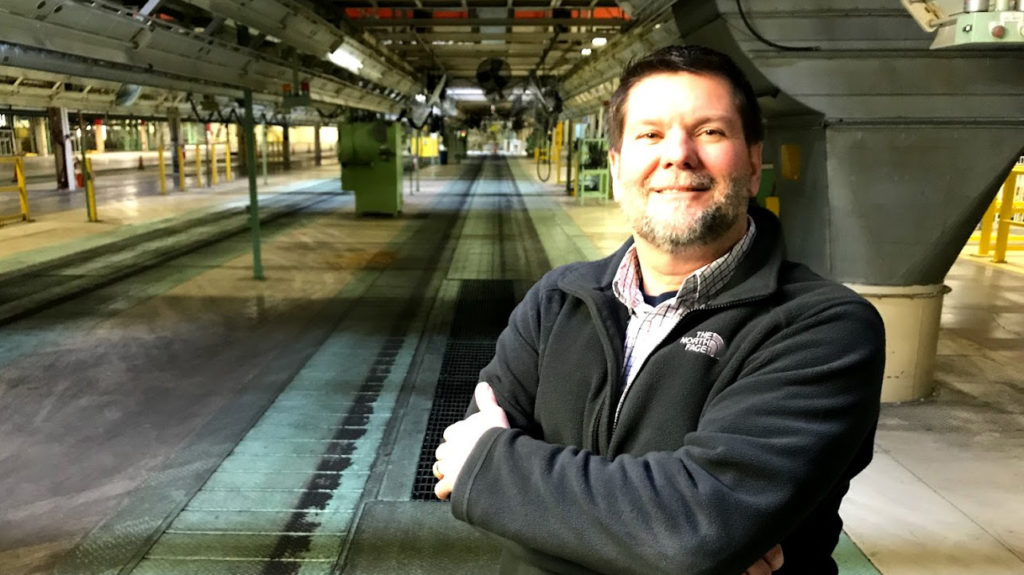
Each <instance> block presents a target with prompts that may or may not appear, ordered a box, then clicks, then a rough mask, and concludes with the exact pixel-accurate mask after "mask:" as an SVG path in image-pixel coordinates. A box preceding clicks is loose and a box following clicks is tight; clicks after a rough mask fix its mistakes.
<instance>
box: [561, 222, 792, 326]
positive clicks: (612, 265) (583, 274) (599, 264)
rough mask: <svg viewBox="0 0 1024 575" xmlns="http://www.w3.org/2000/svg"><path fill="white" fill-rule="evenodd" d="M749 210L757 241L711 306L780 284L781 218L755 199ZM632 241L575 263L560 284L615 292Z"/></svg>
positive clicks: (584, 291)
mask: <svg viewBox="0 0 1024 575" xmlns="http://www.w3.org/2000/svg"><path fill="white" fill-rule="evenodd" d="M748 213H749V214H750V217H752V218H753V219H754V225H756V226H757V235H756V236H754V244H753V245H752V246H751V247H750V251H748V252H747V254H746V255H745V256H744V257H743V260H742V261H741V262H740V264H739V267H738V268H737V269H736V272H735V273H734V274H733V277H732V279H731V280H729V283H728V284H726V286H725V287H724V288H723V289H722V291H721V292H719V293H718V295H716V296H715V297H714V298H712V300H711V301H710V302H709V304H708V305H709V306H713V307H718V306H724V305H729V304H731V303H735V302H738V301H744V300H750V299H758V298H762V297H767V296H769V295H771V294H772V293H774V292H775V290H776V288H777V286H778V278H779V270H780V268H781V266H782V262H783V260H784V258H785V247H784V244H783V241H782V228H781V226H780V225H779V220H778V218H776V217H775V215H774V214H772V213H771V212H769V211H768V210H766V209H764V208H762V207H759V206H757V205H756V204H754V203H753V202H751V204H750V207H749V208H748ZM631 245H633V238H630V239H628V240H626V242H625V243H623V244H622V246H620V247H619V249H618V250H616V251H615V253H613V254H612V255H610V256H608V257H606V258H604V259H601V260H597V261H594V262H588V263H586V264H583V265H578V266H574V267H573V268H572V270H570V271H569V273H567V274H565V275H564V276H563V277H562V278H561V279H559V281H558V286H559V287H560V288H561V289H563V290H565V291H567V292H569V293H573V294H576V295H579V296H580V297H587V296H588V294H590V295H598V294H604V295H611V294H612V287H611V286H612V281H613V280H614V279H615V271H616V270H617V269H618V266H619V262H621V261H622V258H623V257H625V255H626V251H627V250H628V249H629V247H630V246H631ZM595 292H597V293H595ZM611 297H614V296H613V295H611Z"/></svg>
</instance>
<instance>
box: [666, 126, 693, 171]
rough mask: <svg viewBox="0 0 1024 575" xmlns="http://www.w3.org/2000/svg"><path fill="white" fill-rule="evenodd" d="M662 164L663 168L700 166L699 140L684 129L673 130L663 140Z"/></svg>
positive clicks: (686, 168) (685, 168) (689, 168)
mask: <svg viewBox="0 0 1024 575" xmlns="http://www.w3.org/2000/svg"><path fill="white" fill-rule="evenodd" d="M661 145H662V152H661V165H662V167H663V168H677V169H682V170H693V169H697V168H698V167H699V166H700V155H699V154H698V153H697V142H696V141H695V140H694V139H693V137H692V136H691V135H690V134H688V133H686V132H685V131H683V130H672V131H670V132H669V133H668V134H666V137H665V139H664V140H662V141H661Z"/></svg>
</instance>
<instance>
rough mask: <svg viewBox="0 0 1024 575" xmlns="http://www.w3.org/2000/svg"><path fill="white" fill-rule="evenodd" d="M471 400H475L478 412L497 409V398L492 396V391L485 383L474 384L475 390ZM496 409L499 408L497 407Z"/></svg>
mask: <svg viewBox="0 0 1024 575" xmlns="http://www.w3.org/2000/svg"><path fill="white" fill-rule="evenodd" d="M473 399H475V400H476V406H477V407H478V408H480V411H483V410H485V409H489V408H492V407H498V398H497V397H495V396H494V390H493V389H491V386H490V384H489V383H487V382H486V381H481V382H480V383H478V384H476V389H475V390H473ZM498 409H501V408H500V407H498Z"/></svg>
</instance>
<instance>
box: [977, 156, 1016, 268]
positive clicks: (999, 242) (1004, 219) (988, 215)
mask: <svg viewBox="0 0 1024 575" xmlns="http://www.w3.org/2000/svg"><path fill="white" fill-rule="evenodd" d="M1022 175H1024V164H1017V165H1016V166H1014V167H1013V169H1012V170H1010V173H1009V175H1008V176H1007V177H1006V181H1004V182H1003V188H1002V192H1001V193H1000V194H999V195H998V196H996V198H995V199H994V200H992V203H991V204H990V205H989V207H988V210H986V211H985V215H984V216H983V217H982V220H981V238H980V240H979V242H978V255H979V256H985V255H988V252H989V249H991V244H992V228H993V227H994V228H996V242H995V251H994V253H993V254H992V261H994V262H996V263H1003V262H1005V261H1006V252H1007V250H1024V245H1014V246H1011V245H1009V243H1010V228H1024V221H1016V220H1014V219H1013V217H1014V216H1020V215H1024V201H1015V198H1014V195H1015V192H1016V188H1017V181H1018V177H1019V176H1022Z"/></svg>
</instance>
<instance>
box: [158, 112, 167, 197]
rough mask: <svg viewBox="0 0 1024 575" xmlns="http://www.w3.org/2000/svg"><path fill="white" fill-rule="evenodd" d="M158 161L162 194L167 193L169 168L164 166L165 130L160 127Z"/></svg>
mask: <svg viewBox="0 0 1024 575" xmlns="http://www.w3.org/2000/svg"><path fill="white" fill-rule="evenodd" d="M156 149H157V158H158V159H157V163H158V164H159V165H160V195H162V196H166V195H167V168H166V167H165V166H164V131H163V128H161V129H160V140H159V143H158V144H157V148H156Z"/></svg>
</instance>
